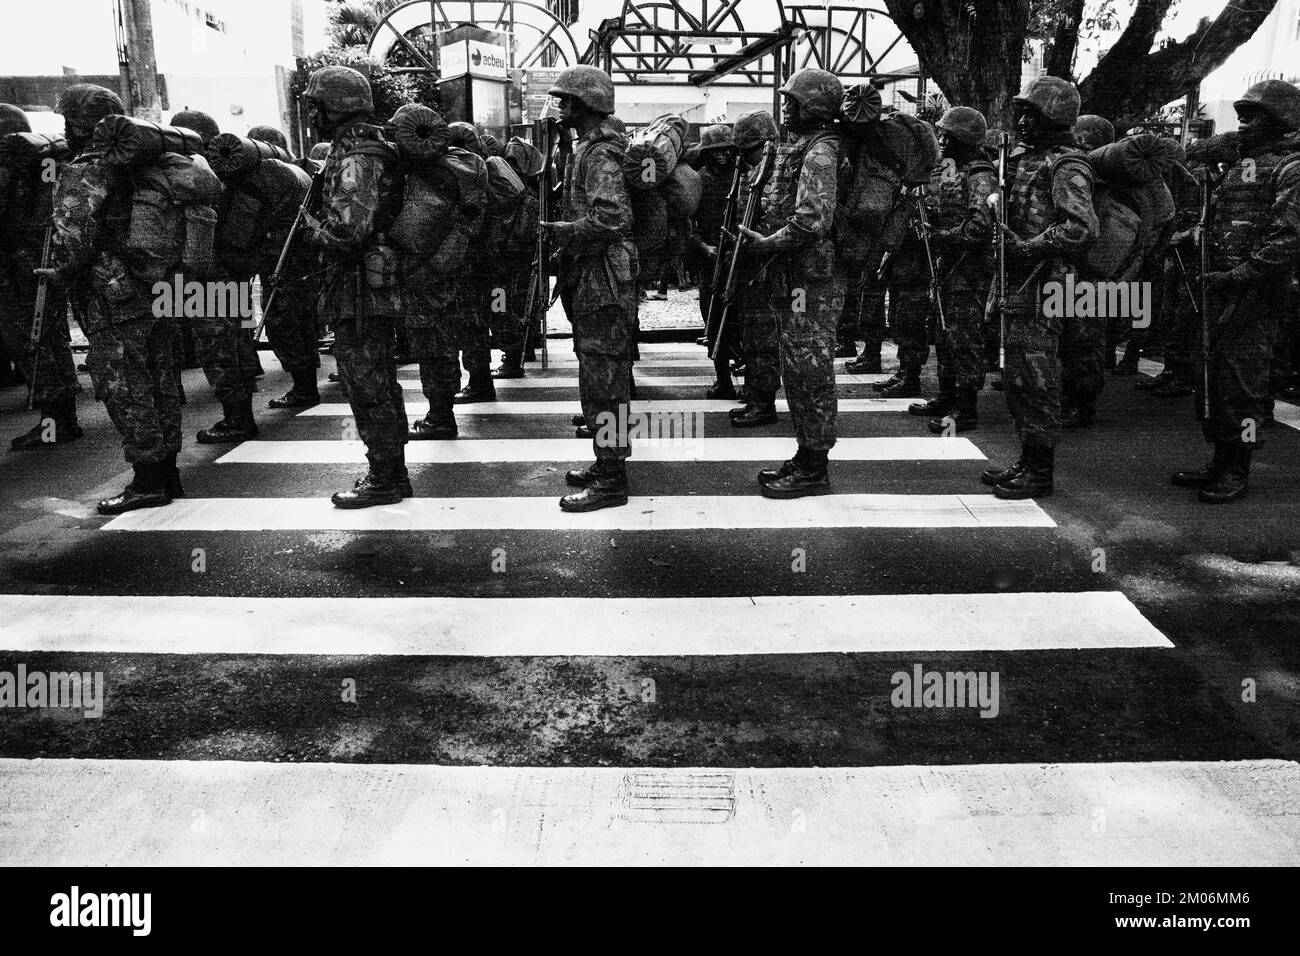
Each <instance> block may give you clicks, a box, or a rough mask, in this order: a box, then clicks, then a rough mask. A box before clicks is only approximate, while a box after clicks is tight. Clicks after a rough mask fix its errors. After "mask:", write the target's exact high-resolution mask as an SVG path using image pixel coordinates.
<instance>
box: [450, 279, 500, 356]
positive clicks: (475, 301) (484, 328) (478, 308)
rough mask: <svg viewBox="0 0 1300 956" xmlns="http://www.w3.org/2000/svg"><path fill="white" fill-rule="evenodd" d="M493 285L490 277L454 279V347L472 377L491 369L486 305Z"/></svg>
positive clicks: (487, 305)
mask: <svg viewBox="0 0 1300 956" xmlns="http://www.w3.org/2000/svg"><path fill="white" fill-rule="evenodd" d="M493 288H494V283H493V282H492V280H490V279H484V278H481V277H478V276H471V277H466V278H462V279H458V280H456V292H455V294H456V310H455V311H456V348H457V350H458V351H459V352H460V353H461V362H462V364H463V365H464V366H465V371H466V372H468V373H469V374H470V378H471V379H475V378H481V377H488V376H490V375H491V372H492V352H491V349H490V346H489V340H488V334H489V330H490V324H489V321H488V307H489V304H490V303H489V299H490V297H491V295H492V289H493Z"/></svg>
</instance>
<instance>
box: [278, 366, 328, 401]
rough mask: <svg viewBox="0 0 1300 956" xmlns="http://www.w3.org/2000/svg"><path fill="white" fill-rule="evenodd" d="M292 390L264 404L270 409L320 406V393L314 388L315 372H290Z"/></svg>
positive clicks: (311, 370) (310, 370)
mask: <svg viewBox="0 0 1300 956" xmlns="http://www.w3.org/2000/svg"><path fill="white" fill-rule="evenodd" d="M291 374H292V375H293V388H291V389H289V391H287V392H285V393H284V394H283V395H281V396H280V397H279V398H273V399H271V400H270V401H269V402H267V403H266V404H267V405H268V406H269V407H270V408H309V407H310V406H312V405H319V404H320V391H319V390H318V389H317V388H316V370H315V369H306V370H305V371H297V372H292V373H291Z"/></svg>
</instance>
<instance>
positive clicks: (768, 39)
mask: <svg viewBox="0 0 1300 956" xmlns="http://www.w3.org/2000/svg"><path fill="white" fill-rule="evenodd" d="M747 2H748V6H747V8H746V12H748V11H749V10H753V9H755V8H756V7H757V6H758V4H757V2H756V0H747ZM741 4H742V0H623V7H622V11H621V13H620V15H619V16H618V17H611V18H610V19H607V20H605V21H603V22H602V23H601V24H600V26H599V28H598V29H596V30H593V31H591V44H590V46H589V47H588V48H587V50H586V51H585V52H584V54H583V62H586V63H592V64H596V65H599V66H601V67H603V68H604V69H605V70H606V71H607V72H608V73H609V74H610V75H611V76H612V77H614V79H615V81H616V82H617V81H624V82H631V83H636V82H647V81H648V82H656V83H688V84H690V85H693V86H706V85H710V84H717V85H724V86H744V85H754V86H767V85H769V84H770V85H772V86H773V87H775V88H779V87H780V86H781V84H782V83H783V82H784V80H785V78H786V77H788V76H789V75H790V74H791V73H793V72H795V71H796V70H798V69H801V68H803V67H806V66H814V67H818V68H820V69H824V70H827V71H829V72H832V73H835V74H836V75H837V76H840V77H843V78H844V79H845V80H846V81H848V82H854V81H857V82H866V81H869V80H890V79H901V78H909V79H915V78H916V76H917V74H916V73H915V72H914V71H911V70H909V71H907V72H905V73H890V72H883V71H882V70H881V69H880V63H881V61H882V60H884V59H885V58H886V57H887V56H888V55H889V54H890V53H891V52H892V51H893V50H894V49H895V48H897V47H898V45H899V44H900V43H902V42H903V34H902V31H900V30H898V28H897V27H896V26H895V25H894V22H893V18H892V17H890V15H889V13H888V11H886V10H885V9H883V8H879V7H868V6H865V5H859V6H850V5H847V4H843V3H841V4H832V3H830V2H816V0H769V4H770V5H768V6H766V7H765V8H764V9H762V10H761V11H760V18H761V19H762V21H763V23H764V25H765V28H764V29H749V28H747V27H746V26H745V23H744V21H743V20H742V19H741V11H740V7H741ZM882 18H883V21H884V22H887V23H888V24H889V26H890V29H889V30H888V31H887V35H886V37H885V39H886V40H887V41H888V42H886V43H885V44H884V45H883V46H877V48H876V50H875V51H873V49H872V41H873V39H875V40H880V39H881V38H880V37H874V38H873V37H871V36H870V28H871V27H872V26H873V25H876V26H878V25H879V24H880V22H881V19H882ZM711 40H716V41H719V42H717V43H710V42H709V41H711ZM724 45H725V47H726V49H722V47H724ZM736 47H738V49H736V50H735V51H734V52H732V50H733V48H736ZM922 82H924V81H923V79H922Z"/></svg>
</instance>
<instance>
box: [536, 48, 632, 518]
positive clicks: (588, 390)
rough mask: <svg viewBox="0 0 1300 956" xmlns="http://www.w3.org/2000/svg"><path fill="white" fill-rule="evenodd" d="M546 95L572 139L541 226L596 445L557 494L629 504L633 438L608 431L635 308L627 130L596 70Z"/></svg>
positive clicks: (625, 388) (583, 503) (581, 505)
mask: <svg viewBox="0 0 1300 956" xmlns="http://www.w3.org/2000/svg"><path fill="white" fill-rule="evenodd" d="M550 95H551V96H554V97H556V98H557V99H558V101H559V109H560V123H561V125H562V126H565V127H568V128H571V129H573V130H574V131H575V132H576V133H577V140H576V142H575V143H574V146H573V153H572V155H571V156H569V158H568V161H567V164H566V167H565V173H564V203H563V207H564V219H563V221H558V222H543V223H541V228H543V229H546V230H547V231H548V232H549V234H550V236H551V239H552V241H553V242H554V243H555V246H556V248H557V249H558V250H559V253H560V275H561V282H562V285H561V289H560V298H561V301H562V302H563V303H564V311H565V314H567V315H568V317H569V321H570V322H571V323H572V324H573V350H574V351H575V352H576V353H577V355H578V393H579V397H580V398H581V400H582V414H583V418H584V420H585V422H586V424H587V426H588V427H590V428H592V429H594V431H595V436H594V438H593V440H592V444H593V446H594V448H595V454H596V460H595V462H594V463H593V464H592V465H590V466H588V467H587V468H583V469H581V470H574V471H570V472H569V473H568V474H567V475H566V476H565V480H566V481H567V482H568V483H569V484H570V485H573V486H574V487H576V488H581V489H582V490H581V491H579V492H577V493H575V494H570V495H566V496H565V497H563V498H561V499H560V507H561V508H562V509H563V510H565V511H593V510H595V509H597V508H608V507H616V506H619V505H625V504H627V490H628V483H627V470H626V463H627V457H628V455H629V454H631V448H630V446H629V443H628V440H627V434H626V433H625V430H624V429H621V428H616V429H615V435H614V436H613V437H611V436H610V435H609V430H610V425H611V423H616V422H619V421H620V420H623V421H625V420H626V418H627V414H626V413H627V407H628V402H629V400H630V397H631V396H630V394H629V392H630V387H631V379H632V341H633V334H634V329H635V325H636V309H637V287H636V276H637V274H638V271H639V267H638V262H637V254H636V244H635V243H634V242H633V241H632V200H631V197H630V196H629V195H628V191H627V186H626V185H625V184H624V182H623V152H624V150H625V149H626V148H627V140H626V139H625V138H624V136H623V135H622V134H621V133H619V132H617V131H616V130H615V129H614V128H613V127H612V126H611V125H610V122H609V119H608V118H609V117H610V115H611V114H612V113H613V112H614V82H613V80H611V79H610V77H609V74H607V73H605V72H604V71H603V70H599V69H597V68H596V67H594V66H573V67H569V68H568V69H566V70H564V71H562V72H561V73H560V75H559V77H558V78H557V79H556V81H555V85H554V86H553V87H551V90H550ZM620 410H622V411H623V413H624V414H623V415H622V416H620V415H619V412H620Z"/></svg>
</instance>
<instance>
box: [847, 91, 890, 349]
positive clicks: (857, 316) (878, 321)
mask: <svg viewBox="0 0 1300 956" xmlns="http://www.w3.org/2000/svg"><path fill="white" fill-rule="evenodd" d="M883 106H884V104H883V102H882V100H881V98H880V89H879V88H878V87H876V86H875V85H874V84H871V83H863V84H860V85H858V86H856V87H853V88H851V89H850V90H849V92H848V94H846V95H845V98H844V102H843V103H841V104H840V120H841V123H840V126H841V130H842V132H843V133H844V136H845V145H846V146H847V147H848V152H849V158H850V163H851V165H852V168H854V169H857V168H859V165H860V164H862V163H869V164H872V165H877V164H879V165H882V166H883V163H881V160H880V159H879V158H878V156H877V154H878V153H879V150H878V149H876V148H875V146H876V143H869V140H871V139H873V137H872V131H873V130H875V129H877V127H878V124H879V122H880V117H881V111H882V109H883ZM882 254H883V250H882ZM873 258H874V259H875V260H876V261H875V262H874V263H872V264H869V265H867V266H866V268H863V269H861V270H860V271H858V272H857V273H855V274H850V275H849V276H848V290H847V291H846V292H845V295H844V314H843V315H842V316H841V317H840V323H839V331H838V342H839V345H840V346H844V345H849V346H852V345H853V343H854V342H855V341H856V340H857V339H858V338H861V339H862V352H861V353H860V354H858V355H857V357H856V358H855V359H854V360H853V361H852V362H848V363H846V364H845V366H844V370H845V371H846V372H850V373H852V374H854V375H873V374H878V373H879V372H880V370H881V369H880V348H881V345H882V344H883V343H884V340H885V326H886V323H885V283H884V282H883V281H881V279H880V278H879V276H878V273H879V271H880V263H879V259H880V255H876V256H874V257H873ZM854 351H856V349H854ZM835 354H836V355H837V356H839V355H847V354H849V352H848V351H847V350H844V349H842V348H839V347H837V348H836V352H835Z"/></svg>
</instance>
